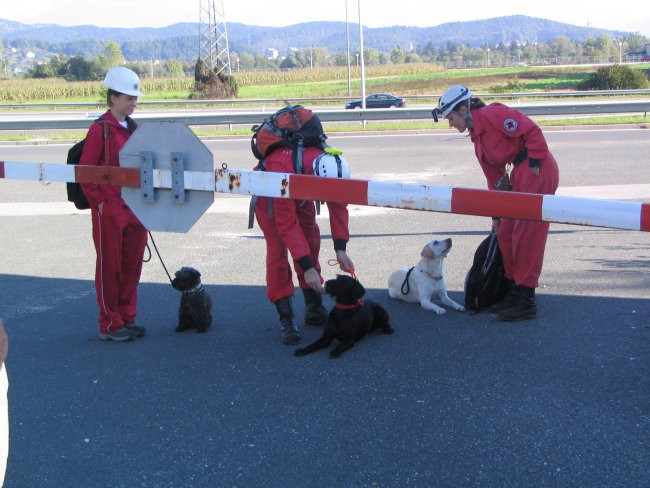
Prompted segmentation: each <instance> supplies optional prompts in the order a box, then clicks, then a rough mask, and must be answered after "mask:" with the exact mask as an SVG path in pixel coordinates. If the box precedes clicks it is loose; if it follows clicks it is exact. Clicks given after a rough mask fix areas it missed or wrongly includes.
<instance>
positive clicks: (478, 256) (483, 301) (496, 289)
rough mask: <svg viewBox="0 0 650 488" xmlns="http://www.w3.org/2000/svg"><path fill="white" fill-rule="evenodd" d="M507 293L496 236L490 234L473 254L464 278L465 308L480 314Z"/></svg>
mask: <svg viewBox="0 0 650 488" xmlns="http://www.w3.org/2000/svg"><path fill="white" fill-rule="evenodd" d="M507 291H508V283H507V281H506V277H505V270H504V268H503V259H502V257H501V251H500V250H499V242H498V240H497V235H496V234H495V233H494V232H492V233H490V235H489V236H487V237H486V238H485V239H484V240H483V242H481V244H479V246H478V248H477V249H476V252H475V253H474V262H473V264H472V267H471V268H470V270H469V271H468V272H467V277H466V278H465V308H467V309H469V310H474V311H475V312H477V313H478V312H480V311H481V310H482V309H483V308H485V307H489V306H490V305H493V304H495V303H496V302H498V301H499V300H501V299H502V298H503V297H504V296H505V295H506V293H507Z"/></svg>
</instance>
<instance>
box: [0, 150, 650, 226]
mask: <svg viewBox="0 0 650 488" xmlns="http://www.w3.org/2000/svg"><path fill="white" fill-rule="evenodd" d="M140 172H141V170H139V169H137V168H101V167H94V168H91V167H79V166H71V165H65V164H56V163H24V162H2V161H0V178H5V179H21V180H37V181H55V182H74V181H76V182H94V183H99V184H109V183H110V184H113V185H120V186H128V187H134V188H139V187H140ZM173 177H174V175H173V174H172V171H170V170H165V169H154V170H153V175H152V179H153V187H154V188H158V189H171V188H172V186H173V182H172V179H173ZM183 189H184V190H190V191H209V192H218V193H229V194H239V195H257V196H265V197H273V198H293V199H299V200H321V201H334V202H341V203H349V204H355V205H369V206H376V207H387V208H399V209H409V210H423V211H429V212H444V213H455V214H464V215H477V216H488V217H491V216H500V217H511V218H516V219H525V220H536V221H545V222H557V223H565V224H575V225H588V226H595V227H609V228H614V229H626V230H639V231H644V232H649V231H650V204H646V203H642V202H629V201H618V200H602V199H594V198H582V197H568V196H558V195H538V194H530V193H514V192H500V191H492V190H478V189H470V188H456V187H446V186H432V185H419V184H413V183H399V182H386V181H373V180H354V179H349V180H340V179H333V178H321V177H315V176H306V175H295V174H288V173H271V172H263V171H244V170H230V169H227V168H222V169H217V170H216V171H215V172H214V173H212V172H207V171H185V172H184V187H183ZM142 191H144V190H142ZM143 198H144V197H143ZM190 200H191V199H190ZM216 204H217V205H218V201H217V203H216ZM71 205H72V204H71ZM153 205H155V203H154V204H153ZM136 214H137V212H136ZM150 230H163V231H164V230H169V229H165V228H163V229H155V228H151V229H150Z"/></svg>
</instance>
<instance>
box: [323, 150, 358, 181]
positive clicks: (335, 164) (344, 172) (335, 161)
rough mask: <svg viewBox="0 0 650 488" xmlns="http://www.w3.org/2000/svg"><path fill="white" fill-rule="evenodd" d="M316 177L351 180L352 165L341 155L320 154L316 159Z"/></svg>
mask: <svg viewBox="0 0 650 488" xmlns="http://www.w3.org/2000/svg"><path fill="white" fill-rule="evenodd" d="M314 175H315V176H323V177H325V178H345V179H348V178H350V165H348V162H347V160H346V159H345V158H344V157H343V156H341V155H339V154H328V153H326V152H324V153H321V154H319V155H318V156H317V157H316V159H314Z"/></svg>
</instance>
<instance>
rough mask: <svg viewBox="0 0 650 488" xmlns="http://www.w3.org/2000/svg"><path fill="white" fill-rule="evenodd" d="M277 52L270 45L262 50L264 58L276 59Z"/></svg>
mask: <svg viewBox="0 0 650 488" xmlns="http://www.w3.org/2000/svg"><path fill="white" fill-rule="evenodd" d="M278 56H279V53H278V50H277V49H273V48H272V47H267V48H266V49H265V50H264V57H265V58H266V59H278Z"/></svg>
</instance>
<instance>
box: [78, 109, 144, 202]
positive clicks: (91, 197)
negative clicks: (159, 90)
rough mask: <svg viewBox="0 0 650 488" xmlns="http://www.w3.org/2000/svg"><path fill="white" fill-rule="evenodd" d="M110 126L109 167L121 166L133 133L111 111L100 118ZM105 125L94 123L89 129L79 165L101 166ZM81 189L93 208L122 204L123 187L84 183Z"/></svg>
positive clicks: (103, 161) (102, 162) (103, 162)
mask: <svg viewBox="0 0 650 488" xmlns="http://www.w3.org/2000/svg"><path fill="white" fill-rule="evenodd" d="M100 119H102V120H104V121H105V122H104V123H105V124H107V126H108V163H109V166H119V165H120V160H119V153H120V149H122V146H124V144H125V143H126V141H127V140H128V138H129V137H130V136H131V132H130V131H129V130H128V129H125V128H124V127H122V126H121V125H120V123H119V122H118V121H117V119H116V118H115V117H113V114H112V113H111V111H110V110H108V111H107V112H106V113H105V114H104V115H102V116H101V117H100ZM103 130H104V129H103V124H102V123H99V122H95V123H93V124H92V125H91V126H90V128H89V129H88V135H87V136H86V143H85V144H84V149H83V152H82V154H81V159H80V161H79V164H84V165H87V166H100V165H103V164H105V160H104V135H103ZM81 188H82V190H83V192H84V194H85V195H86V199H87V200H88V203H89V204H90V206H91V207H93V208H95V207H97V206H99V204H100V203H102V202H108V203H122V187H121V186H117V185H98V184H95V183H83V184H82V185H81Z"/></svg>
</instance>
